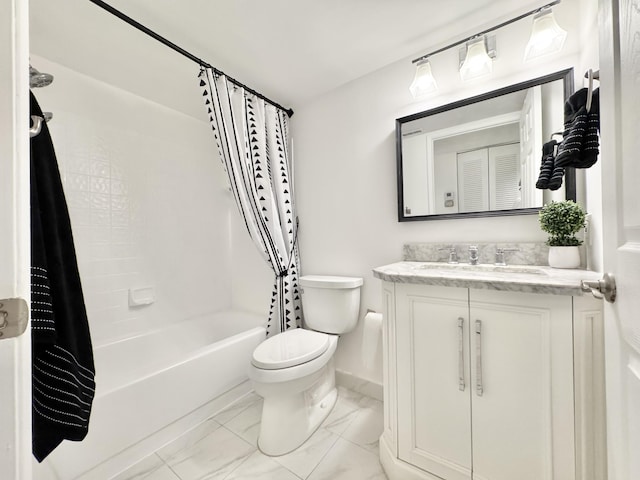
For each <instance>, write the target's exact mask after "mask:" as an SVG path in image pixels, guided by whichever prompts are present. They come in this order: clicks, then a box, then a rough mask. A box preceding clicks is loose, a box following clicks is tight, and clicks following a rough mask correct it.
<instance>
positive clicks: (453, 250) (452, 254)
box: [438, 245, 458, 264]
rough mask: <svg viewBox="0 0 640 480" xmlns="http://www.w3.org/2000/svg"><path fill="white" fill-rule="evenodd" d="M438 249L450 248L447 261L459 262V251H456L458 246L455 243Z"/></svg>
mask: <svg viewBox="0 0 640 480" xmlns="http://www.w3.org/2000/svg"><path fill="white" fill-rule="evenodd" d="M438 250H449V260H448V261H447V263H452V264H453V263H458V252H457V251H456V247H455V246H454V245H449V246H448V247H443V248H439V249H438Z"/></svg>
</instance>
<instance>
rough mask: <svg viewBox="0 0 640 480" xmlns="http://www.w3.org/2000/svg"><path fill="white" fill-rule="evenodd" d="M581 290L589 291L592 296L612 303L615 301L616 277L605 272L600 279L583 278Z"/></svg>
mask: <svg viewBox="0 0 640 480" xmlns="http://www.w3.org/2000/svg"><path fill="white" fill-rule="evenodd" d="M582 291H584V292H589V291H590V292H591V293H592V294H593V296H594V297H596V298H604V299H605V300H606V301H607V302H610V303H613V302H615V301H616V279H615V277H614V276H613V273H605V274H604V275H603V276H602V278H601V279H600V280H595V281H587V280H583V281H582Z"/></svg>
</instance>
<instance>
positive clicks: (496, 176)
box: [489, 143, 522, 210]
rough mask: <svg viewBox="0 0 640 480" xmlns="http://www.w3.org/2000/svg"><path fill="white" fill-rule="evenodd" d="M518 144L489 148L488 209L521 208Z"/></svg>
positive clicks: (520, 174)
mask: <svg viewBox="0 0 640 480" xmlns="http://www.w3.org/2000/svg"><path fill="white" fill-rule="evenodd" d="M519 150H520V147H519V144H517V143H513V144H510V145H501V146H499V147H491V148H489V209H490V210H509V209H512V208H521V206H522V192H521V178H522V173H521V168H520V152H519Z"/></svg>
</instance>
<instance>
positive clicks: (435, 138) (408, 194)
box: [396, 69, 575, 221]
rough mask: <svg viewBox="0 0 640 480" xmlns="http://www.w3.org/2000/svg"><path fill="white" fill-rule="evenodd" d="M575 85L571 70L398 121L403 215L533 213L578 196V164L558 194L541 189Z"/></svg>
mask: <svg viewBox="0 0 640 480" xmlns="http://www.w3.org/2000/svg"><path fill="white" fill-rule="evenodd" d="M572 89H573V69H570V70H565V71H562V72H558V73H556V74H552V75H548V76H545V77H542V78H538V79H535V80H531V81H528V82H524V83H521V84H517V85H512V86H511V87H508V88H505V89H501V90H496V91H494V92H489V93H487V94H484V95H480V96H478V97H474V98H470V99H467V100H463V101H460V102H456V103H453V104H450V105H445V106H442V107H438V108H436V109H433V110H428V111H426V112H421V113H418V114H415V115H411V116H409V117H404V118H400V119H398V120H397V121H396V141H397V155H398V218H399V220H400V221H407V220H431V219H442V218H460V217H470V216H471V217H478V216H494V215H520V214H529V213H536V212H537V211H538V209H539V208H540V207H542V205H543V204H544V203H548V202H549V201H551V200H561V199H565V198H567V199H573V200H575V178H574V172H573V169H567V171H566V173H565V181H564V184H563V186H562V187H561V188H560V189H558V190H556V191H554V192H551V191H550V190H539V189H536V187H535V183H536V180H537V179H538V175H539V171H540V161H541V156H542V145H543V143H545V142H547V141H549V140H550V139H551V137H552V135H553V134H557V132H562V130H563V121H564V102H565V100H566V98H568V96H569V95H570V94H571V93H572ZM555 138H557V140H558V141H560V139H561V138H560V137H555Z"/></svg>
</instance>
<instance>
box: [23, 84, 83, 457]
mask: <svg viewBox="0 0 640 480" xmlns="http://www.w3.org/2000/svg"><path fill="white" fill-rule="evenodd" d="M31 115H38V116H42V110H40V107H39V106H38V102H37V101H36V99H35V97H34V96H33V94H31ZM31 287H32V292H31V334H32V362H33V363H32V380H33V383H32V393H33V425H32V430H33V454H34V456H35V457H36V459H37V460H38V461H40V462H41V461H42V460H44V458H45V457H46V456H47V455H49V453H51V452H52V451H53V450H54V449H55V448H56V447H57V446H58V445H59V444H60V443H61V442H62V441H63V440H65V439H68V440H82V439H83V438H84V437H85V436H86V435H87V431H88V426H89V415H90V412H91V404H92V403H93V397H94V393H95V383H94V375H95V368H94V365H93V349H92V346H91V336H90V334H89V324H88V321H87V314H86V310H85V305H84V297H83V295H82V286H81V284H80V275H79V274H78V266H77V262H76V254H75V248H74V244H73V236H72V233H71V223H70V221H69V213H68V210H67V203H66V200H65V197H64V192H63V190H62V182H61V180H60V172H59V171H58V164H57V161H56V155H55V152H54V150H53V144H52V142H51V137H50V135H49V129H48V128H47V124H46V123H44V122H43V123H42V130H41V131H40V133H39V134H38V135H36V136H35V137H31Z"/></svg>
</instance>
